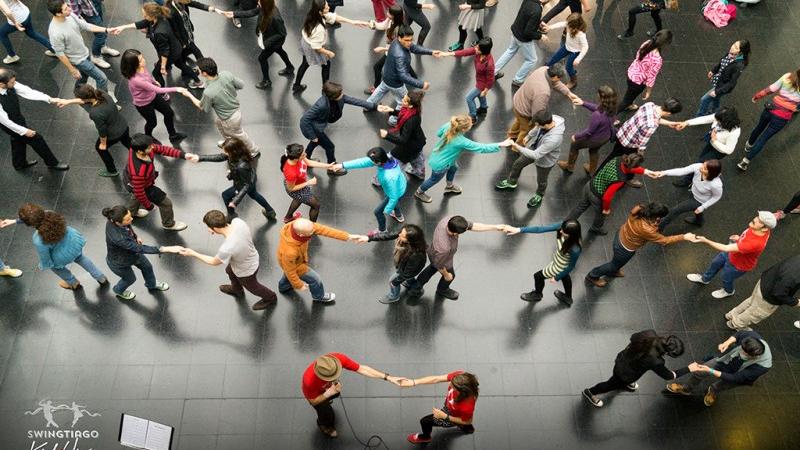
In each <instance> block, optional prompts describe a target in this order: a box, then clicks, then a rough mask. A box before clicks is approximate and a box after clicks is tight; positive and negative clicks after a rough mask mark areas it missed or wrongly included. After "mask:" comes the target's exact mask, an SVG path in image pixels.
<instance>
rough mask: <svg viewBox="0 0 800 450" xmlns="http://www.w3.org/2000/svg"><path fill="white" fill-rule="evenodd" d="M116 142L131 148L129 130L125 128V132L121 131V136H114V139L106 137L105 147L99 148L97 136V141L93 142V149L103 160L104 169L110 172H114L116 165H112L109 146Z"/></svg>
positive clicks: (112, 158)
mask: <svg viewBox="0 0 800 450" xmlns="http://www.w3.org/2000/svg"><path fill="white" fill-rule="evenodd" d="M117 142H121V143H122V145H124V146H125V148H126V149H130V148H131V136H130V133H129V130H128V129H127V128H126V129H125V132H124V133H122V135H121V136H119V137H117V138H114V139H106V149H105V150H100V138H99V137H98V138H97V141H95V143H94V150H95V151H96V152H97V154H98V155H99V156H100V159H102V160H103V164H105V165H106V171H108V172H110V173H114V172H116V171H117V166H115V165H114V157H113V156H111V146H112V145H114V144H116V143H117Z"/></svg>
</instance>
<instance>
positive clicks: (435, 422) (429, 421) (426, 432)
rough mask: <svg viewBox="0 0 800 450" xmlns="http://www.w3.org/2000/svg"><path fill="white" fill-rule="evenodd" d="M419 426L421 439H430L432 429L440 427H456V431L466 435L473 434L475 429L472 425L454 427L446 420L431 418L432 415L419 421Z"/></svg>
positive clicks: (454, 425)
mask: <svg viewBox="0 0 800 450" xmlns="http://www.w3.org/2000/svg"><path fill="white" fill-rule="evenodd" d="M419 425H420V427H422V433H421V434H420V437H423V438H429V437H431V432H432V431H433V427H442V428H450V427H458V429H460V430H461V431H463V432H464V433H467V434H470V433H474V432H475V427H473V426H472V425H456V424H454V423H452V422H450V421H449V420H447V419H437V418H435V417H433V414H428V415H427V416H425V417H423V418H422V419H420V420H419Z"/></svg>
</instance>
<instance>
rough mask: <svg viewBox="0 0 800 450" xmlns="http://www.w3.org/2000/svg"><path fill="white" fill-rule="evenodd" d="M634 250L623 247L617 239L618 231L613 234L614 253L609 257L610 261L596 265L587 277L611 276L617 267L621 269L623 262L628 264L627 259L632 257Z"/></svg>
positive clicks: (617, 269)
mask: <svg viewBox="0 0 800 450" xmlns="http://www.w3.org/2000/svg"><path fill="white" fill-rule="evenodd" d="M635 254H636V252H632V251H630V250H628V249H627V248H625V247H623V245H622V242H620V240H619V232H617V234H616V235H614V255H613V256H612V257H611V261H609V262H607V263H605V264H603V265H600V266H597V267H595V268H594V269H592V270H591V272H589V275H588V276H589V278H600V277H602V276H611V275H614V274H615V273H617V271H619V269H622V268H623V267H624V266H625V264H628V261H630V260H631V258H633V256H634V255H635Z"/></svg>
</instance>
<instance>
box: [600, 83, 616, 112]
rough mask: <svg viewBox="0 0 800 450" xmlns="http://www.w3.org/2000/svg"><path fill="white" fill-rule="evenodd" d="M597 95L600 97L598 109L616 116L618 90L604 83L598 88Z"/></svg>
mask: <svg viewBox="0 0 800 450" xmlns="http://www.w3.org/2000/svg"><path fill="white" fill-rule="evenodd" d="M597 96H598V97H599V99H600V102H599V105H597V110H598V111H600V112H602V113H603V114H605V115H607V116H608V117H614V116H615V115H616V114H617V97H618V96H617V91H615V90H614V88H612V87H611V86H608V85H606V84H604V85H602V86H600V87H599V88H597Z"/></svg>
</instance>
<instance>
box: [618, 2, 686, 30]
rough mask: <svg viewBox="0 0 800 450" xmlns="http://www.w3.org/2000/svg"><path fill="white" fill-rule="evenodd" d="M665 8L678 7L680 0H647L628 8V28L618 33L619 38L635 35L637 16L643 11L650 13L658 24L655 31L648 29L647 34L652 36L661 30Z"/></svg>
mask: <svg viewBox="0 0 800 450" xmlns="http://www.w3.org/2000/svg"><path fill="white" fill-rule="evenodd" d="M663 9H671V10H677V9H678V0H645V1H643V2H641V3H639V4H638V5H636V6H634V7H633V8H631V9H630V10H628V28H627V29H626V30H625V32H624V33H622V34H618V35H617V39H619V40H624V39H626V38H629V37H631V36H633V30H634V28H636V16H637V15H639V14H643V13H650V17H652V18H653V24H655V26H656V30H655V32H653V31H648V32H647V35H648V36H651V35H653V34H654V33H658V32H659V31H661V28H662V23H661V10H663Z"/></svg>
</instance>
